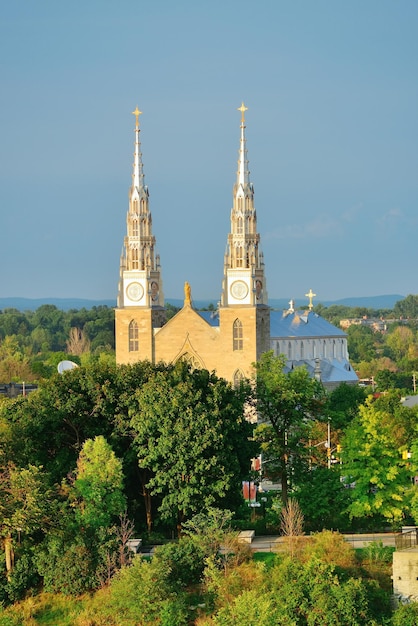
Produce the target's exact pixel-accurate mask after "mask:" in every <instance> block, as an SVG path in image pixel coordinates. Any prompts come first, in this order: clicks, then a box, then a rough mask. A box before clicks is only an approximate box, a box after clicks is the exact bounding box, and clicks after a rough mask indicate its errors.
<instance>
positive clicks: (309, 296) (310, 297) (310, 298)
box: [305, 289, 316, 311]
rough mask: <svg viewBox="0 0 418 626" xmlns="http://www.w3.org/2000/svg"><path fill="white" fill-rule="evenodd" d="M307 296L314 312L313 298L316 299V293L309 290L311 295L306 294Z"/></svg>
mask: <svg viewBox="0 0 418 626" xmlns="http://www.w3.org/2000/svg"><path fill="white" fill-rule="evenodd" d="M305 296H306V297H307V298H309V310H310V311H312V309H313V304H312V298H315V297H316V293H314V292H313V291H312V289H309V293H305Z"/></svg>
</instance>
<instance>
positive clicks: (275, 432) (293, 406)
mask: <svg viewBox="0 0 418 626" xmlns="http://www.w3.org/2000/svg"><path fill="white" fill-rule="evenodd" d="M284 366H285V357H284V356H283V355H281V356H279V357H275V356H274V355H273V352H266V353H264V354H263V355H262V357H261V359H260V360H259V361H258V362H257V363H256V364H255V371H256V398H257V411H258V413H259V415H260V417H261V419H262V420H263V421H264V422H265V424H262V425H261V429H260V428H258V429H257V431H258V433H259V434H260V432H261V433H262V437H263V441H264V450H265V451H266V452H267V454H268V455H274V456H277V458H278V460H279V465H278V468H277V469H278V472H279V475H280V480H281V485H282V498H283V501H284V502H286V500H287V496H288V483H289V476H290V475H291V474H292V473H293V471H294V470H295V471H296V470H297V466H298V463H300V461H301V460H303V459H307V456H308V455H309V450H308V440H309V432H310V428H311V425H312V422H313V421H314V420H316V419H318V418H321V417H323V411H324V406H325V392H324V388H323V387H322V385H321V384H320V383H319V382H318V381H316V380H315V379H312V378H310V376H309V373H308V371H307V370H306V369H305V368H303V367H300V368H296V369H294V370H292V371H291V372H290V373H289V374H286V373H285V372H284ZM257 431H256V433H257ZM270 458H271V457H270Z"/></svg>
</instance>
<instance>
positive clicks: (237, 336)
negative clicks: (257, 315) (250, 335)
mask: <svg viewBox="0 0 418 626" xmlns="http://www.w3.org/2000/svg"><path fill="white" fill-rule="evenodd" d="M232 337H233V341H232V345H233V350H242V349H243V348H244V335H243V328H242V322H241V321H240V320H239V319H236V320H235V322H234V324H233V328H232Z"/></svg>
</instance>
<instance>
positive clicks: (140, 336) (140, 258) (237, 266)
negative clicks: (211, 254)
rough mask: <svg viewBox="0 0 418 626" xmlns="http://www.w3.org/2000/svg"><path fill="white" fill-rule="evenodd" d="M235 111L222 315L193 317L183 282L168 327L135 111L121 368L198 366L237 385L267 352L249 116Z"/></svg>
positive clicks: (120, 308)
mask: <svg viewBox="0 0 418 626" xmlns="http://www.w3.org/2000/svg"><path fill="white" fill-rule="evenodd" d="M238 110H239V111H240V112H241V126H240V143H239V153H238V170H237V179H236V182H235V184H234V187H233V206H232V211H231V230H230V233H229V235H228V241H227V249H226V253H225V258H224V276H223V284H222V294H221V301H220V307H219V311H218V312H217V313H216V314H215V315H214V314H213V313H212V314H210V313H209V312H199V311H196V310H195V309H194V308H193V304H192V297H191V286H190V285H189V283H188V282H186V283H185V298H184V306H183V308H182V309H181V310H180V311H179V312H178V313H177V314H176V315H175V316H174V317H173V318H172V319H170V320H169V321H168V322H167V323H165V310H164V298H163V292H162V280H161V268H160V263H159V257H158V255H156V253H155V237H154V236H153V235H152V229H151V226H152V220H151V213H150V211H149V204H148V202H149V198H148V189H147V187H146V186H145V185H144V175H143V168H142V155H141V151H140V141H139V133H140V130H139V121H138V120H139V115H140V111H138V109H136V110H135V111H134V114H135V116H136V126H135V153H134V166H133V176H132V186H131V188H130V191H129V209H128V215H127V235H126V237H125V241H124V250H123V252H122V256H121V262H120V280H119V295H118V305H117V309H116V360H117V362H118V363H133V362H135V361H138V360H149V361H151V362H153V363H157V362H159V361H164V362H167V363H170V362H175V361H176V360H178V359H180V358H182V359H187V360H188V361H190V362H191V363H192V364H193V365H194V366H195V367H202V368H205V369H208V370H209V371H212V370H214V371H216V373H217V375H218V376H221V377H223V378H226V379H227V380H229V381H231V382H237V381H238V380H239V379H240V378H242V377H244V376H245V377H250V376H251V375H252V369H253V368H252V364H253V363H254V362H255V361H257V360H258V358H259V357H260V355H261V354H262V353H263V352H265V351H267V350H269V348H270V309H269V307H268V304H267V289H266V277H265V271H264V260H263V255H262V252H261V250H260V235H259V234H258V232H257V216H256V211H255V208H254V188H253V185H252V183H251V182H250V172H249V169H248V158H247V148H246V138H245V128H246V126H245V111H246V110H247V109H246V107H245V106H244V104H242V105H241V107H240V108H239V109H238ZM214 271H216V268H214Z"/></svg>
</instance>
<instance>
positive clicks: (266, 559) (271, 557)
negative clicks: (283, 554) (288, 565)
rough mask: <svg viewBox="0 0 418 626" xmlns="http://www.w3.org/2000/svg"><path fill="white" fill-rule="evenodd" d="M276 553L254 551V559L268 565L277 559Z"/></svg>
mask: <svg viewBox="0 0 418 626" xmlns="http://www.w3.org/2000/svg"><path fill="white" fill-rule="evenodd" d="M276 556H277V555H276V554H275V553H274V552H254V555H253V559H254V561H257V562H258V563H265V564H266V565H273V563H274V561H275V560H276Z"/></svg>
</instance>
